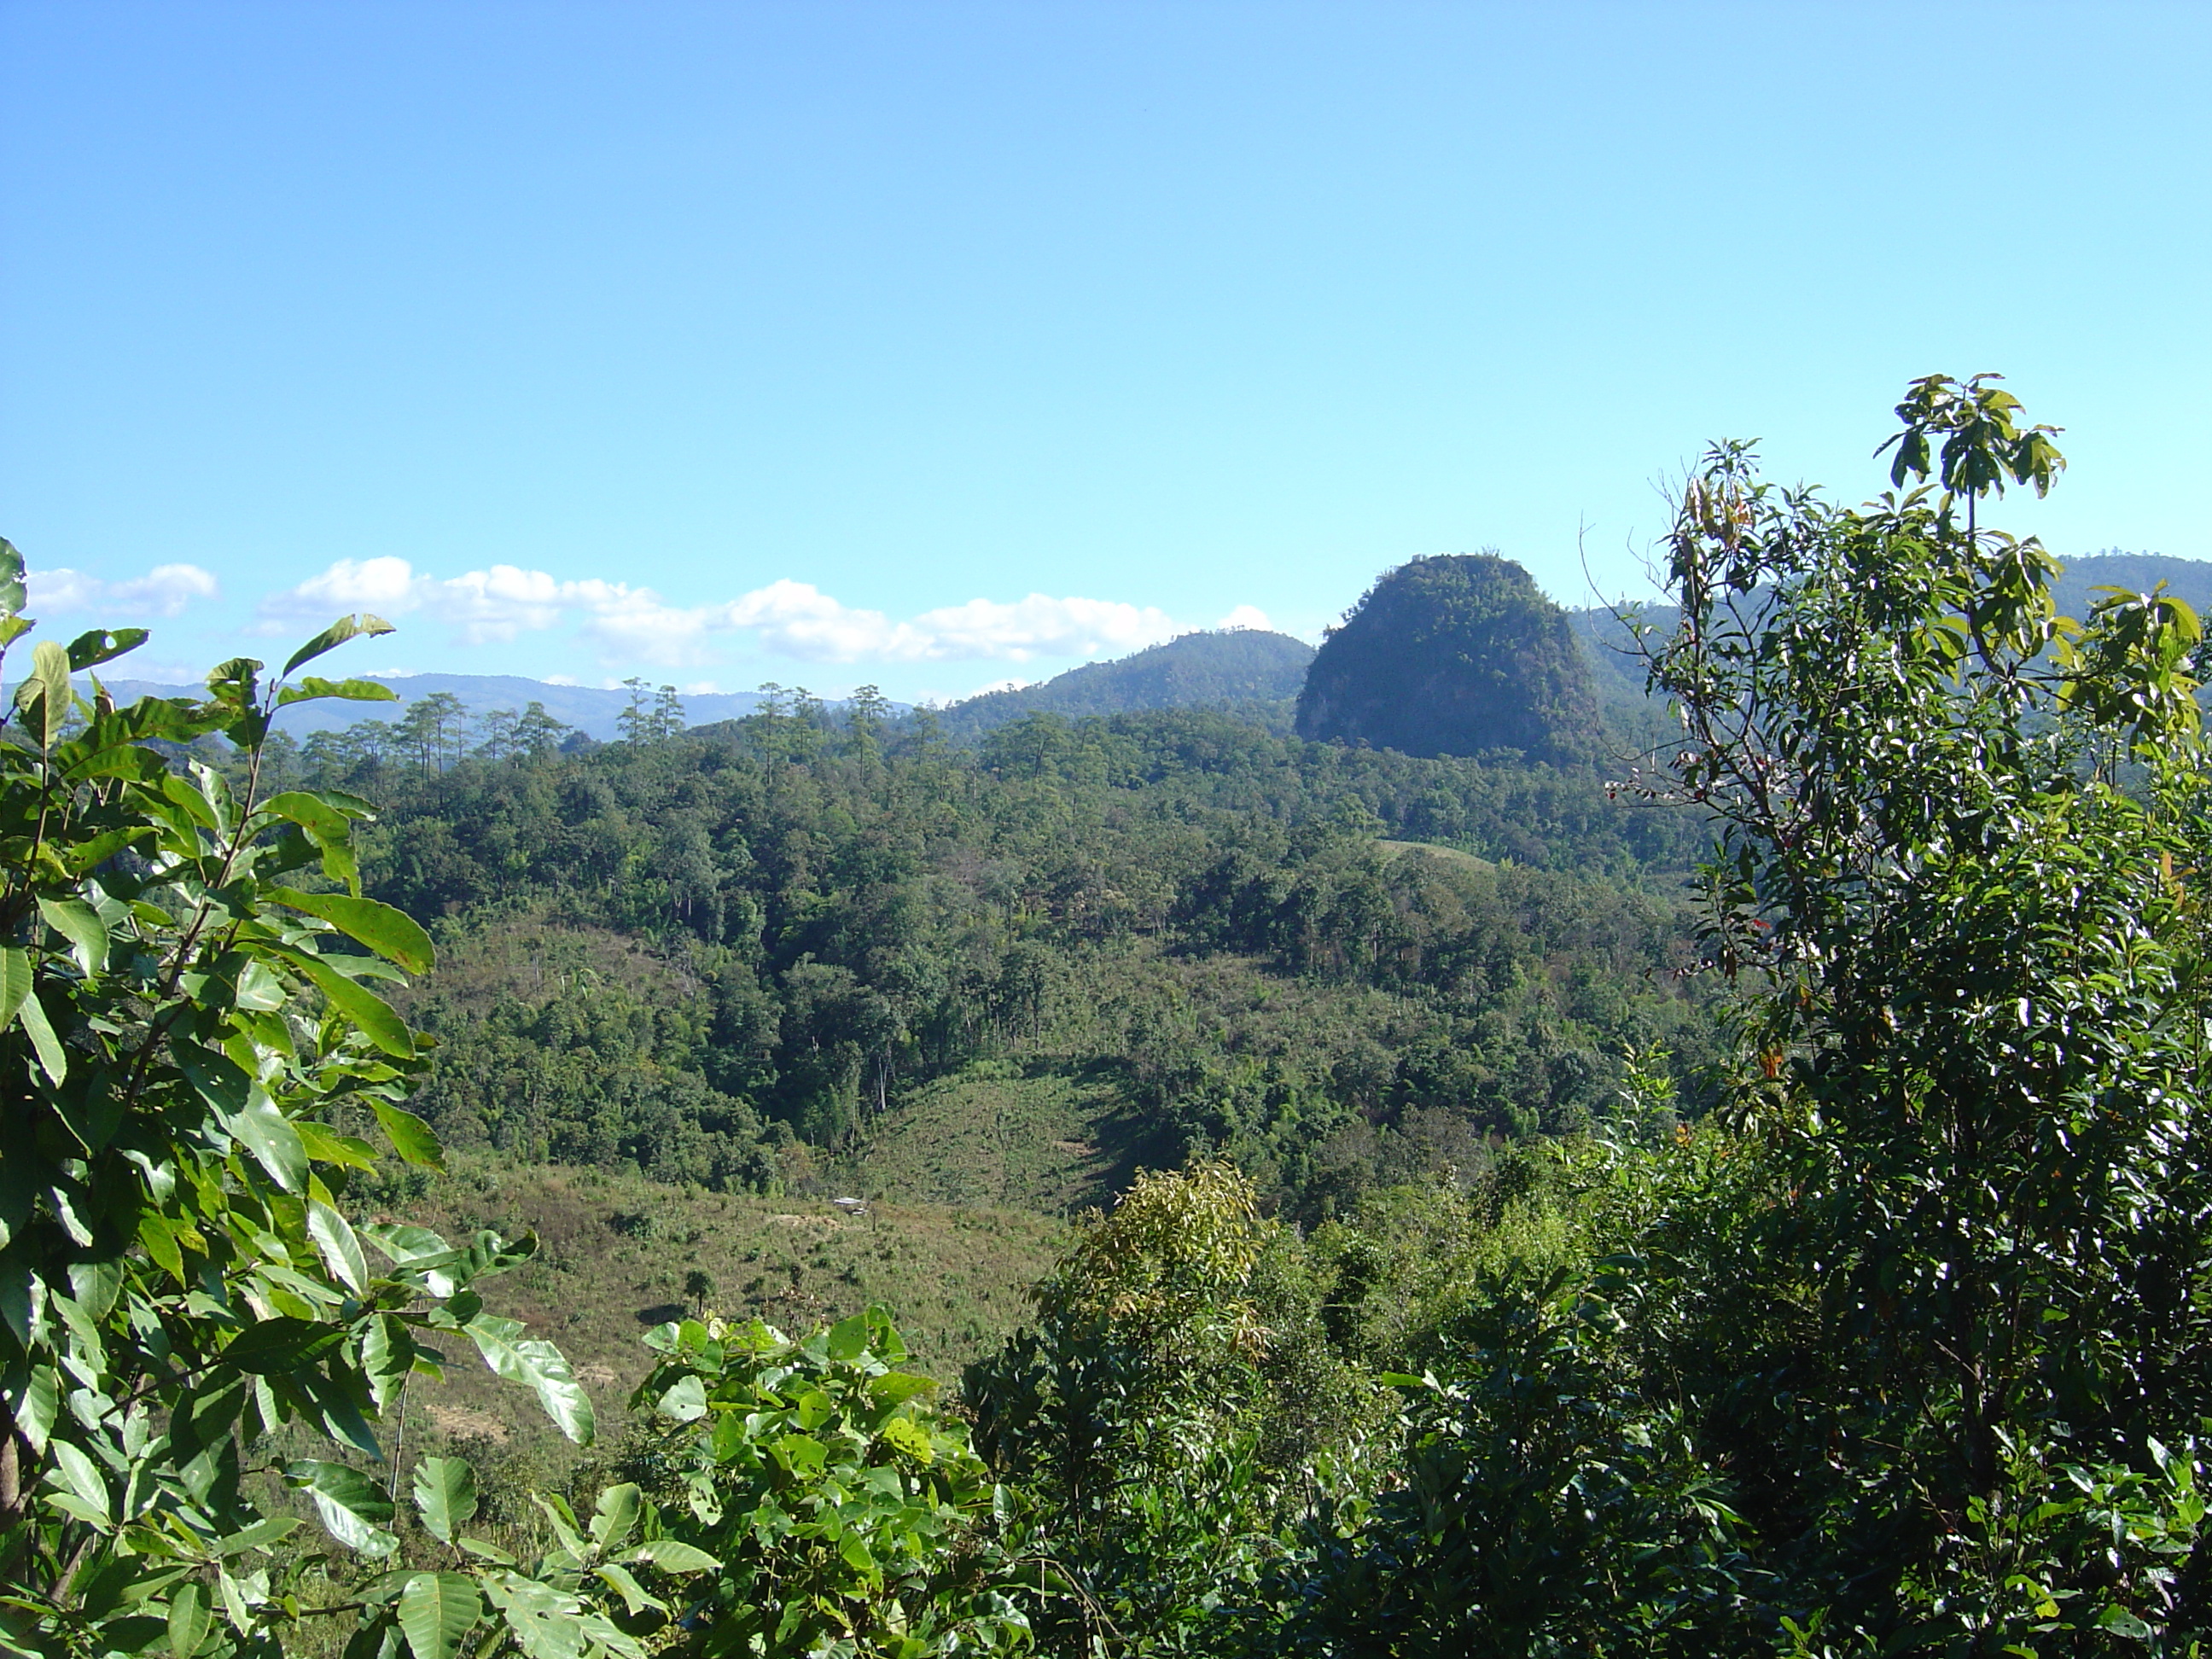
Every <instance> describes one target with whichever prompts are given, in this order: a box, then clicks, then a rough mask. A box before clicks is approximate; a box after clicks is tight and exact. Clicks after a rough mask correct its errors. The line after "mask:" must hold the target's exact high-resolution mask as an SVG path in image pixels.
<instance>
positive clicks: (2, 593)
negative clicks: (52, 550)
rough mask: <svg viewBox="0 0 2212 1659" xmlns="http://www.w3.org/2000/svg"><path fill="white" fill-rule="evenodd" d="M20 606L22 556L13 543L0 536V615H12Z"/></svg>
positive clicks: (21, 603) (19, 609)
mask: <svg viewBox="0 0 2212 1659" xmlns="http://www.w3.org/2000/svg"><path fill="white" fill-rule="evenodd" d="M22 608H23V556H22V555H21V553H19V552H18V551H16V550H15V543H13V542H11V541H9V539H8V538H6V537H4V536H0V617H13V616H15V613H16V612H17V611H21V609H22Z"/></svg>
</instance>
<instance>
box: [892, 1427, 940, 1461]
mask: <svg viewBox="0 0 2212 1659" xmlns="http://www.w3.org/2000/svg"><path fill="white" fill-rule="evenodd" d="M882 1439H883V1443H884V1444H885V1445H886V1446H889V1447H890V1448H891V1449H892V1450H894V1451H902V1452H904V1453H905V1454H906V1455H908V1457H911V1458H912V1459H914V1461H915V1462H917V1463H934V1462H936V1461H937V1449H936V1447H934V1446H933V1445H931V1444H930V1442H929V1431H928V1430H927V1429H925V1428H923V1427H922V1426H921V1424H919V1423H917V1422H915V1420H914V1419H912V1418H911V1417H894V1418H893V1419H891V1420H890V1422H888V1423H886V1424H884V1426H883V1431H882Z"/></svg>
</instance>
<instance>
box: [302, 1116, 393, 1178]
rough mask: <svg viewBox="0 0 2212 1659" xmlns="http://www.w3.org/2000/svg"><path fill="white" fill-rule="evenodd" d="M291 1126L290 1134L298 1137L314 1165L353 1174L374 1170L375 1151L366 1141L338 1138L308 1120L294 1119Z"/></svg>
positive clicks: (331, 1131) (346, 1136) (348, 1136)
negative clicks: (339, 1166)
mask: <svg viewBox="0 0 2212 1659" xmlns="http://www.w3.org/2000/svg"><path fill="white" fill-rule="evenodd" d="M291 1124H292V1130H293V1133H295V1134H297V1135H298V1136H299V1137H300V1145H301V1146H302V1147H303V1148H305V1149H306V1151H307V1156H308V1157H309V1158H313V1159H314V1161H315V1162H316V1163H318V1164H343V1165H344V1166H346V1167H347V1168H348V1169H353V1170H374V1168H375V1167H376V1149H375V1148H374V1146H370V1145H369V1144H368V1142H367V1141H365V1140H356V1139H354V1137H353V1136H351V1135H342V1134H340V1133H337V1131H336V1130H335V1129H331V1128H328V1127H325V1126H324V1125H322V1124H320V1123H317V1122H315V1121H313V1120H311V1119H308V1118H303V1117H300V1118H294V1119H292V1120H291Z"/></svg>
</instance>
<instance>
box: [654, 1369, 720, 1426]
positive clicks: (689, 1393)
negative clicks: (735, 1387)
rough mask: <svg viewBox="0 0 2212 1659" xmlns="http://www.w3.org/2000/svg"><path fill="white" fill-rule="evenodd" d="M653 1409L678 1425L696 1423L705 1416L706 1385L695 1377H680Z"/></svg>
mask: <svg viewBox="0 0 2212 1659" xmlns="http://www.w3.org/2000/svg"><path fill="white" fill-rule="evenodd" d="M653 1409H654V1410H655V1411H657V1412H659V1413H660V1414H661V1415H662V1416H663V1417H670V1418H673V1419H676V1421H678V1423H696V1422H697V1421H698V1420H699V1419H701V1418H702V1417H704V1416H705V1415H706V1414H707V1385H706V1383H703V1382H702V1381H701V1380H700V1379H699V1378H698V1377H696V1376H680V1377H678V1378H677V1379H676V1381H675V1383H673V1384H671V1386H670V1388H669V1389H668V1392H667V1393H665V1394H664V1395H661V1396H660V1399H659V1402H658V1403H657V1404H656V1405H655V1406H654V1407H653Z"/></svg>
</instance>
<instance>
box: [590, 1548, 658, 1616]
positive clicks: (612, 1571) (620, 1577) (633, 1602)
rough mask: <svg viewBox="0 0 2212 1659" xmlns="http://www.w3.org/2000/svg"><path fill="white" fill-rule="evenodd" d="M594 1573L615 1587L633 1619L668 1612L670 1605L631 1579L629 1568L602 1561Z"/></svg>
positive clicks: (594, 1569)
mask: <svg viewBox="0 0 2212 1659" xmlns="http://www.w3.org/2000/svg"><path fill="white" fill-rule="evenodd" d="M592 1571H594V1572H596V1573H597V1574H598V1575H599V1577H600V1578H602V1579H604V1580H605V1582H606V1583H610V1584H611V1585H613V1586H614V1588H615V1589H616V1590H617V1592H618V1593H619V1594H620V1595H621V1596H622V1599H623V1606H624V1607H627V1608H628V1609H629V1614H630V1617H632V1618H633V1619H635V1617H636V1616H637V1615H638V1614H639V1613H645V1612H648V1611H651V1612H659V1613H665V1612H667V1611H668V1603H667V1602H665V1601H662V1600H661V1599H660V1598H659V1596H657V1595H648V1594H647V1591H646V1588H645V1586H644V1585H642V1584H641V1583H638V1582H637V1580H636V1579H635V1578H633V1577H630V1574H629V1569H628V1568H627V1567H622V1566H617V1565H615V1563H613V1562H612V1561H602V1562H601V1563H600V1564H599V1565H598V1566H596V1567H594V1568H593V1569H592Z"/></svg>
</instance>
